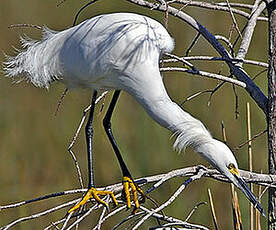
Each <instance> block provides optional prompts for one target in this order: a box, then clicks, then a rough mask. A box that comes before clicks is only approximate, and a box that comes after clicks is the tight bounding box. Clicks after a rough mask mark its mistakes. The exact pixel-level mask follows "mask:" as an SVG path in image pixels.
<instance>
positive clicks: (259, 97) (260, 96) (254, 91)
mask: <svg viewBox="0 0 276 230" xmlns="http://www.w3.org/2000/svg"><path fill="white" fill-rule="evenodd" d="M126 1H128V2H132V3H135V4H137V5H140V6H144V7H147V8H150V9H154V10H158V11H165V10H168V12H169V13H170V14H172V15H173V16H175V17H177V18H179V19H181V20H183V21H185V22H186V23H188V24H189V25H190V26H192V27H193V28H194V29H195V30H197V31H198V32H200V33H201V34H202V35H203V36H204V38H205V39H206V40H207V41H208V42H209V43H210V44H211V45H212V46H213V47H214V48H215V49H216V51H217V52H218V53H219V54H220V55H221V56H222V57H223V58H225V59H231V57H230V56H229V54H228V52H227V51H226V50H225V49H224V47H223V46H222V45H221V44H220V43H219V42H218V41H217V39H216V38H215V37H214V35H212V34H211V33H210V32H209V31H208V30H207V29H206V28H205V27H204V26H202V25H201V24H200V23H199V22H198V21H196V20H195V19H194V18H192V17H191V16H189V15H187V14H186V13H184V12H182V11H179V10H178V9H175V8H174V7H171V6H168V9H166V8H164V6H162V5H158V4H153V3H150V2H148V1H145V0H126ZM226 63H227V64H228V66H229V68H230V70H231V72H232V73H233V74H234V75H235V76H236V77H237V79H238V80H240V81H242V82H244V83H245V84H246V88H245V89H246V91H247V92H248V93H249V94H250V96H251V97H252V98H253V99H254V101H255V102H256V103H257V105H258V106H259V107H260V108H261V109H262V111H263V112H264V113H265V114H267V97H266V96H265V95H264V93H263V92H262V91H261V90H260V88H259V87H258V86H257V85H256V84H255V83H254V82H253V81H252V80H251V79H250V77H249V76H248V74H247V73H246V72H245V71H244V70H243V69H242V68H240V66H237V64H234V63H232V62H229V61H226Z"/></svg>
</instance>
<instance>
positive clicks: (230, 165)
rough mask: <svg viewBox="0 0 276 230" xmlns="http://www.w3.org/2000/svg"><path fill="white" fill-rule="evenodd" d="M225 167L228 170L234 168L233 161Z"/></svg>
mask: <svg viewBox="0 0 276 230" xmlns="http://www.w3.org/2000/svg"><path fill="white" fill-rule="evenodd" d="M227 168H228V169H229V170H231V169H235V168H236V167H235V165H234V164H233V163H230V164H229V165H228V167H227Z"/></svg>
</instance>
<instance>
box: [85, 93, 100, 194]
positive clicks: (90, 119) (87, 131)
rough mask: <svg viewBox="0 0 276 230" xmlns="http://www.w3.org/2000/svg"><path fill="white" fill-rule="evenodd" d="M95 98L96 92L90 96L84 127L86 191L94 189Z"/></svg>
mask: <svg viewBox="0 0 276 230" xmlns="http://www.w3.org/2000/svg"><path fill="white" fill-rule="evenodd" d="M96 98H97V91H96V90H95V91H94V93H93V96H92V102H91V108H90V113H89V117H88V121H87V124H86V126H85V135H86V144H87V158H88V189H89V188H91V187H94V185H95V184H94V174H93V145H92V138H93V127H92V123H93V114H94V110H95V102H96Z"/></svg>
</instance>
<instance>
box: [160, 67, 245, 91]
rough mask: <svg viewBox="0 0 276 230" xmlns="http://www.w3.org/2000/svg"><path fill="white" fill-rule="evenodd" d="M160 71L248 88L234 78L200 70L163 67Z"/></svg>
mask: <svg viewBox="0 0 276 230" xmlns="http://www.w3.org/2000/svg"><path fill="white" fill-rule="evenodd" d="M160 71H161V72H168V71H178V72H186V73H190V74H195V75H199V76H202V77H208V78H213V79H217V80H221V81H225V82H229V83H232V84H235V85H238V86H240V87H243V88H245V87H246V84H245V83H243V82H241V81H238V80H235V79H233V78H229V77H225V76H223V75H220V74H215V73H209V72H205V71H200V70H198V71H194V70H191V69H187V68H181V67H162V68H160Z"/></svg>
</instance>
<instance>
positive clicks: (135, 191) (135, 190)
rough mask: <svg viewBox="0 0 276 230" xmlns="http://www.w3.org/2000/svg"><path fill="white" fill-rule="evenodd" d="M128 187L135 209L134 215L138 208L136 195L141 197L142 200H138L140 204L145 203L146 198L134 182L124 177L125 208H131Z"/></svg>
mask: <svg viewBox="0 0 276 230" xmlns="http://www.w3.org/2000/svg"><path fill="white" fill-rule="evenodd" d="M129 187H130V189H131V193H132V196H133V201H134V204H135V208H134V210H133V213H134V214H135V213H136V211H137V210H138V208H139V207H140V204H139V200H138V193H139V194H140V195H141V197H142V199H141V200H140V203H144V202H145V198H146V196H145V193H144V191H143V190H142V189H141V188H140V187H139V186H138V185H137V184H136V183H134V181H133V180H132V179H131V178H130V177H127V176H124V177H123V197H124V199H125V200H126V204H127V208H130V207H131V199H130V192H129Z"/></svg>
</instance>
